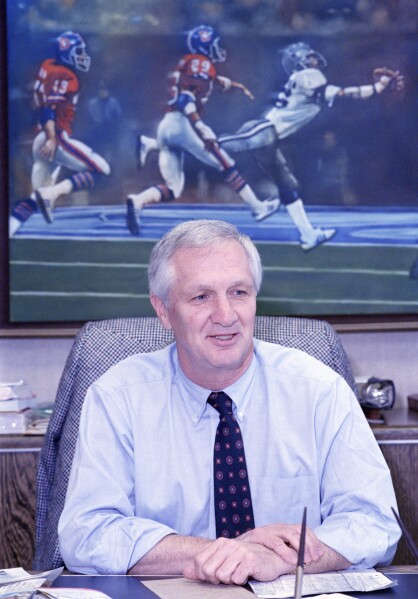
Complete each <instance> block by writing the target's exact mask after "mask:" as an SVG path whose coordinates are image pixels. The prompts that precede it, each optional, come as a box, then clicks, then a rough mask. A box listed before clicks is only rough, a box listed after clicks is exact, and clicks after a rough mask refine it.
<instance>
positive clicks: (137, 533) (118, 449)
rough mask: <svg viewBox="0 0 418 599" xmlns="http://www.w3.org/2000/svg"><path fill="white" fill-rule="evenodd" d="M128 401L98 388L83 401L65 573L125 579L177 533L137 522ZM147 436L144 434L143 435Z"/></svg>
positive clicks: (62, 524) (67, 513) (63, 530)
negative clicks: (160, 545)
mask: <svg viewBox="0 0 418 599" xmlns="http://www.w3.org/2000/svg"><path fill="white" fill-rule="evenodd" d="M123 408H124V398H123V397H122V396H121V394H120V395H119V394H116V397H115V396H113V394H112V397H110V396H108V395H107V394H106V393H105V392H104V391H103V390H102V389H101V388H100V387H98V386H97V384H95V385H93V386H92V387H91V388H90V389H89V391H88V393H87V395H86V399H85V401H84V405H83V409H82V414H81V419H80V428H79V436H78V441H77V447H76V451H75V455H74V460H73V464H72V469H71V475H70V479H69V483H68V490H67V497H66V501H65V505H64V509H63V512H62V515H61V518H60V521H59V525H58V537H59V545H60V551H61V554H62V557H63V560H64V562H65V564H66V566H67V568H68V569H69V570H71V571H74V572H81V573H83V574H96V573H99V574H109V573H112V574H126V572H127V571H128V570H129V569H130V568H131V567H132V566H133V565H134V564H135V563H137V562H138V561H139V560H140V559H141V558H142V557H143V556H144V555H145V554H146V553H148V551H150V549H152V547H153V546H154V545H155V544H156V543H158V542H159V541H160V540H161V539H162V538H164V537H165V536H166V535H169V534H173V533H175V532H176V531H175V530H173V529H171V528H170V527H168V526H166V525H164V524H160V523H158V522H155V521H152V520H149V519H146V518H141V517H137V516H136V515H135V513H134V502H135V497H134V493H135V490H134V489H135V484H134V477H135V464H134V448H133V442H132V436H131V434H130V432H129V431H130V430H131V428H132V423H130V422H129V421H128V420H129V411H128V410H126V409H123ZM145 434H146V433H145Z"/></svg>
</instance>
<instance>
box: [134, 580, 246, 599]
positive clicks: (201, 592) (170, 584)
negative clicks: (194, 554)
mask: <svg viewBox="0 0 418 599" xmlns="http://www.w3.org/2000/svg"><path fill="white" fill-rule="evenodd" d="M141 582H142V584H143V585H145V586H146V587H147V588H149V589H150V590H151V591H152V592H153V593H155V594H156V595H158V596H159V597H160V598H161V599H179V597H181V599H213V598H214V597H215V598H216V599H251V598H252V597H253V598H254V595H253V594H252V593H251V592H250V591H247V589H244V588H242V587H239V586H235V585H228V584H210V583H209V582H197V581H195V580H188V579H187V578H164V579H163V580H141Z"/></svg>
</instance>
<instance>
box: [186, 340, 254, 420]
mask: <svg viewBox="0 0 418 599" xmlns="http://www.w3.org/2000/svg"><path fill="white" fill-rule="evenodd" d="M174 364H175V373H176V376H175V379H176V385H177V387H178V391H179V394H180V396H181V397H183V398H185V399H186V402H185V404H186V409H187V411H188V412H189V415H190V418H191V420H192V421H193V423H194V424H195V425H197V424H198V423H199V422H200V419H201V418H202V416H203V413H204V412H205V410H206V406H207V399H208V396H209V394H210V392H211V391H213V389H206V388H205V387H201V386H200V385H197V384H196V383H194V382H193V381H191V380H190V379H189V378H188V377H187V376H186V375H185V374H184V372H183V371H182V369H181V366H180V363H179V360H178V355H177V350H175V354H174ZM256 368H257V358H256V356H255V354H254V353H253V357H252V360H251V364H250V365H249V367H248V368H247V370H246V371H245V372H244V374H243V375H242V376H241V377H240V378H239V379H238V380H237V381H235V383H232V385H229V386H228V387H225V389H223V391H225V393H226V394H227V395H229V397H230V398H231V399H232V401H233V402H234V404H235V406H236V410H234V412H235V413H236V417H237V418H238V420H240V421H241V420H242V419H243V418H244V414H245V410H246V407H247V405H248V402H249V400H250V397H251V389H252V386H253V384H254V374H255V371H256Z"/></svg>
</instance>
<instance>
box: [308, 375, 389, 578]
mask: <svg viewBox="0 0 418 599" xmlns="http://www.w3.org/2000/svg"><path fill="white" fill-rule="evenodd" d="M315 420H316V435H317V445H318V453H319V456H320V463H321V464H322V468H323V469H322V479H321V485H320V492H321V518H322V524H321V525H320V526H318V527H317V528H316V529H315V533H316V535H317V536H318V538H319V539H320V540H321V541H322V542H323V543H325V544H326V545H328V546H329V547H331V548H332V549H334V550H335V551H337V552H338V553H340V554H341V555H343V556H344V557H345V558H346V559H347V560H349V561H350V562H351V563H352V564H354V565H356V566H360V567H364V568H369V567H373V566H375V565H376V564H380V565H385V564H388V563H390V561H391V560H392V558H393V556H394V553H395V551H396V545H397V541H398V539H399V537H400V531H399V527H398V526H397V524H396V521H395V519H394V517H393V514H392V511H391V507H392V506H393V507H394V508H396V498H395V492H394V489H393V484H392V480H391V475H390V471H389V468H388V466H387V464H386V462H385V460H384V457H383V455H382V453H381V451H380V448H379V446H378V444H377V442H376V439H375V437H374V435H373V433H372V431H371V429H370V426H369V424H368V422H367V420H366V418H365V417H364V415H363V412H362V410H361V408H360V406H359V404H358V401H357V399H356V398H355V396H354V394H353V393H352V391H351V390H350V389H349V387H348V385H346V383H345V381H343V380H342V379H340V378H338V379H337V381H336V385H335V397H334V401H333V402H332V404H331V410H330V403H329V402H327V403H325V402H322V403H319V405H318V407H317V413H316V416H315ZM318 423H320V424H318ZM308 509H309V508H308Z"/></svg>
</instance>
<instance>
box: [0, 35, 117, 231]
mask: <svg viewBox="0 0 418 599" xmlns="http://www.w3.org/2000/svg"><path fill="white" fill-rule="evenodd" d="M54 44H55V58H48V59H46V60H44V62H43V63H42V64H41V66H40V69H39V72H38V76H37V78H36V81H35V84H34V89H33V98H34V104H35V107H36V109H37V111H38V120H39V132H38V134H37V135H36V137H35V139H34V141H33V144H32V155H33V166H32V173H31V183H32V188H33V193H32V194H31V196H30V198H27V199H25V200H22V201H20V202H18V203H17V205H16V206H15V207H14V209H13V211H12V214H11V216H10V223H9V235H10V236H12V235H13V234H14V233H15V232H16V231H17V229H18V228H19V227H20V226H21V224H22V223H23V222H25V221H26V220H27V219H28V218H29V216H30V215H31V214H32V213H33V212H35V211H37V210H38V209H39V210H40V211H41V213H42V216H43V217H44V219H45V220H46V222H48V223H51V222H52V221H53V209H54V205H55V202H56V201H57V199H58V198H59V197H60V196H62V195H68V194H70V193H71V192H73V191H81V190H89V189H92V188H93V187H94V185H95V181H96V178H97V177H98V176H101V175H109V174H110V166H109V164H108V163H107V162H106V160H105V159H104V158H103V157H102V156H100V155H99V154H97V153H96V152H94V151H93V150H92V149H91V148H90V147H89V146H87V145H86V144H84V143H82V142H81V141H79V140H77V139H74V138H73V137H72V136H71V133H72V125H73V121H74V117H75V111H76V107H77V101H78V96H79V89H80V83H79V78H78V74H77V72H81V73H87V72H88V71H89V69H90V62H91V58H90V56H89V55H88V54H87V51H86V44H85V42H84V40H83V38H82V37H81V35H79V34H78V33H75V32H73V31H66V32H64V33H62V34H61V35H59V36H58V37H57V38H56V39H55V40H54ZM61 167H65V168H66V169H68V170H69V171H71V172H72V173H73V174H71V175H70V176H68V177H66V178H63V179H62V180H60V181H59V175H60V171H61Z"/></svg>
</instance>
